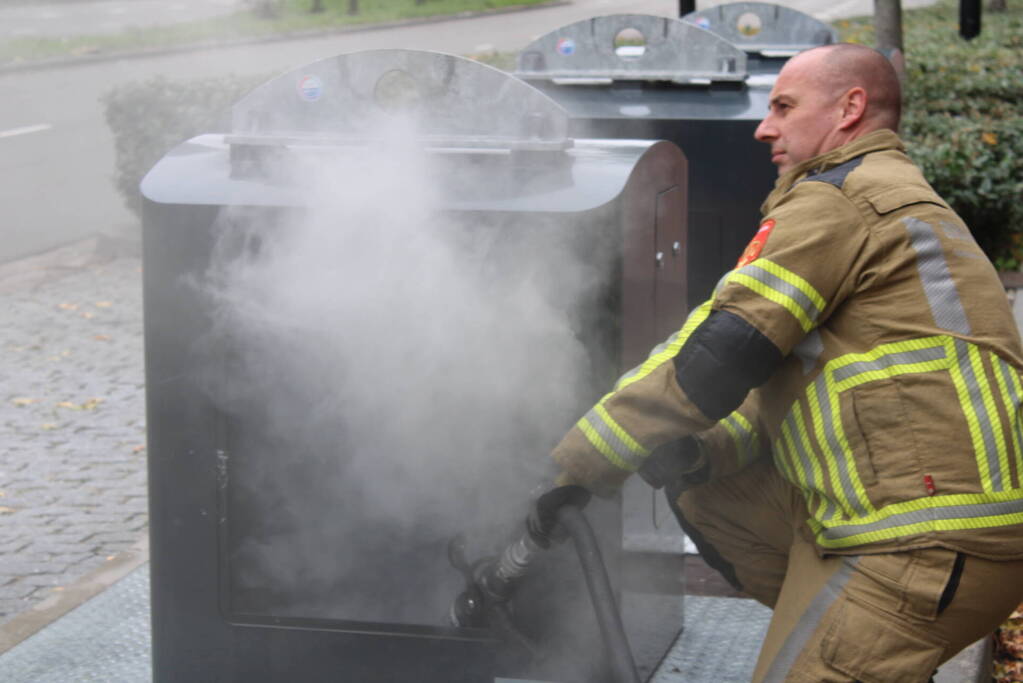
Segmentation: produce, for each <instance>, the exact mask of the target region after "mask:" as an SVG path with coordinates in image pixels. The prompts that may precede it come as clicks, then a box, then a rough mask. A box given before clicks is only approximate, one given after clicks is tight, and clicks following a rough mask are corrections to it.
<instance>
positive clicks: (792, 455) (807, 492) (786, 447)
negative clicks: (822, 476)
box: [774, 422, 818, 507]
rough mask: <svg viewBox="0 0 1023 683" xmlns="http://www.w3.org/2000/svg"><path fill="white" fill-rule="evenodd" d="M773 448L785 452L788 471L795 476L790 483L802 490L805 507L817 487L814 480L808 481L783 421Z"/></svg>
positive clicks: (787, 427)
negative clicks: (788, 465)
mask: <svg viewBox="0 0 1023 683" xmlns="http://www.w3.org/2000/svg"><path fill="white" fill-rule="evenodd" d="M774 449H775V450H776V451H780V452H782V453H784V454H785V459H786V461H787V462H788V463H789V464H790V467H791V470H790V471H791V472H792V473H793V474H795V477H796V478H795V480H794V481H793V482H792V483H794V484H795V485H796V486H798V487H799V488H800V489H801V490H802V491H803V496H804V497H805V498H806V500H807V507H809V506H810V497H811V496H813V495H814V494H816V493H817V490H818V488H817V486H816V485H815V483H814V482H811V481H810V478H809V476H808V474H807V472H806V467H805V466H804V464H803V462H802V461H801V460H800V458H799V454H798V453H797V452H796V447H795V444H793V443H792V435H791V434H790V430H789V426H788V425H787V424H786V423H784V422H782V424H781V436H779V437H778V439H777V440H776V441H775V442H774Z"/></svg>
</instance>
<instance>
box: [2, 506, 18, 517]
mask: <svg viewBox="0 0 1023 683" xmlns="http://www.w3.org/2000/svg"><path fill="white" fill-rule="evenodd" d="M15 512H17V510H16V509H15V508H9V507H7V506H6V505H0V515H10V514H14V513H15Z"/></svg>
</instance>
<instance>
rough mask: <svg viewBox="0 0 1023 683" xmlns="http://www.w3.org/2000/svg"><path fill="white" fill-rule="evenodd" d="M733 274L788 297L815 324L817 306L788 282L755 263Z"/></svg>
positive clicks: (817, 314) (817, 311) (817, 313)
mask: <svg viewBox="0 0 1023 683" xmlns="http://www.w3.org/2000/svg"><path fill="white" fill-rule="evenodd" d="M735 272H736V273H739V274H741V275H746V276H747V277H751V278H753V279H754V280H756V281H757V282H760V283H761V284H764V285H767V286H768V287H770V288H771V289H773V290H774V291H776V292H778V293H779V294H782V295H784V296H786V297H788V298H789V299H792V301H794V302H795V303H796V305H797V306H799V307H800V308H801V309H803V312H804V313H805V314H806V317H807V318H808V319H809V320H810V322H811V323H815V322H817V317H818V316H819V315H820V314H821V309H819V308H817V304H815V303H814V302H813V301H811V300H810V297H808V296H807V295H806V294H803V292H802V291H801V290H800V289H799V288H798V287H796V286H795V285H792V284H789V283H788V282H785V280H782V279H781V278H780V277H778V276H777V275H775V274H774V273H770V272H768V271H766V270H764V269H763V268H761V267H760V266H758V265H757V264H756V263H755V262H754V263H751V264H749V265H748V266H743V267H742V268H740V269H739V270H737V271H735Z"/></svg>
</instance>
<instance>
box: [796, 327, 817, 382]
mask: <svg viewBox="0 0 1023 683" xmlns="http://www.w3.org/2000/svg"><path fill="white" fill-rule="evenodd" d="M823 353H824V341H823V340H822V339H821V334H820V332H819V331H817V330H814V331H813V332H811V333H810V334H808V335H806V336H805V337H803V339H802V341H800V342H799V343H798V344H796V346H795V347H794V348H793V349H792V354H793V355H794V356H795V357H796V358H798V359H799V360H800V361H801V362H802V363H803V374H804V375H809V374H810V373H811V372H812V371H813V369H814V368H815V367H817V361H819V360H820V358H821V354H823Z"/></svg>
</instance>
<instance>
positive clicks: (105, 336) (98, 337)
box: [93, 334, 110, 341]
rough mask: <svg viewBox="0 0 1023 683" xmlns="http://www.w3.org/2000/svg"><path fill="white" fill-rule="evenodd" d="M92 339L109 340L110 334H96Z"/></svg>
mask: <svg viewBox="0 0 1023 683" xmlns="http://www.w3.org/2000/svg"><path fill="white" fill-rule="evenodd" d="M93 339H95V340H96V341H110V335H107V334H97V335H95V336H94V337H93Z"/></svg>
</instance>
